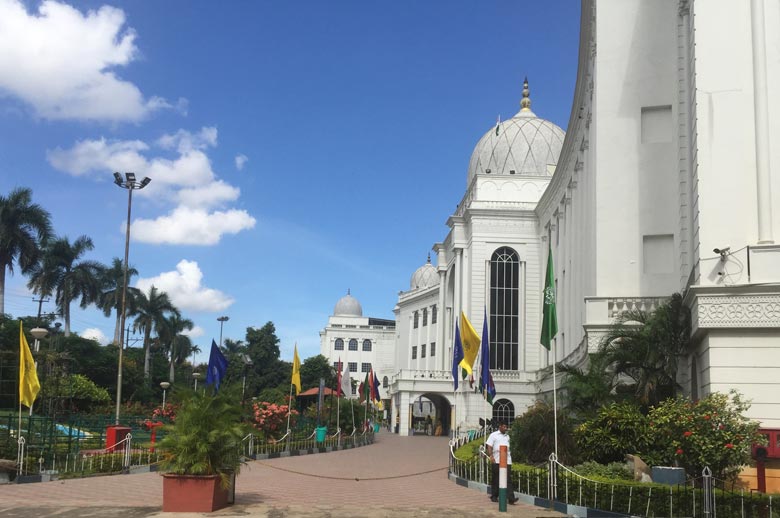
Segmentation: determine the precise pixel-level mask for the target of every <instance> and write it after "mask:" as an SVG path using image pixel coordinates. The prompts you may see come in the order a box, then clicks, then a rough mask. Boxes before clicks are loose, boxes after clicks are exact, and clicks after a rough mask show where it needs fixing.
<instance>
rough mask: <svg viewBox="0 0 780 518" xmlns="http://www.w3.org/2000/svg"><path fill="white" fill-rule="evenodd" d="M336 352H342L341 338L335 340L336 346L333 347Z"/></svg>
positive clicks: (342, 342)
mask: <svg viewBox="0 0 780 518" xmlns="http://www.w3.org/2000/svg"><path fill="white" fill-rule="evenodd" d="M333 348H334V349H336V350H337V351H343V350H344V340H342V339H341V338H336V345H335V346H334V347H333Z"/></svg>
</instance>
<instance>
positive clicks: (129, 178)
mask: <svg viewBox="0 0 780 518" xmlns="http://www.w3.org/2000/svg"><path fill="white" fill-rule="evenodd" d="M151 181H152V179H151V178H149V177H148V176H147V177H144V179H143V180H141V181H140V182H139V181H137V180H136V179H135V173H125V177H124V179H123V178H122V175H121V174H119V173H114V183H115V184H117V185H118V186H119V187H121V188H122V189H127V230H126V231H125V262H124V269H125V271H124V280H123V282H122V313H121V316H120V323H119V344H118V345H119V366H118V367H117V374H116V416H115V419H114V424H116V425H119V405H120V403H121V401H122V357H123V355H124V348H125V320H126V318H127V268H128V266H127V260H128V256H129V254H130V211H131V209H132V206H133V191H135V190H136V189H138V190H140V189H143V188H144V187H146V186H147V185H149V182H151Z"/></svg>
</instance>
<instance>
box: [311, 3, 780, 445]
mask: <svg viewBox="0 0 780 518" xmlns="http://www.w3.org/2000/svg"><path fill="white" fill-rule="evenodd" d="M581 7H582V20H581V25H580V45H579V64H578V70H577V76H576V85H575V91H574V99H573V102H572V110H571V115H570V118H569V123H568V127H567V129H566V133H565V134H564V131H563V130H562V129H561V128H559V127H558V126H556V125H555V124H553V123H552V122H549V121H547V120H544V119H543V118H541V117H539V116H537V115H536V113H539V114H540V115H543V114H544V107H543V106H541V107H540V106H533V109H532V102H531V99H532V97H533V95H532V94H533V92H532V90H531V89H530V88H529V86H528V83H526V84H525V85H524V86H523V90H522V93H521V100H520V110H519V111H518V112H517V113H516V114H515V115H514V116H513V117H511V118H509V119H507V120H504V121H503V122H501V123H499V124H497V125H494V126H491V127H487V128H486V129H487V132H486V133H485V134H484V136H483V137H482V138H481V139H480V140H479V141H478V142H477V144H476V147H475V148H474V151H473V153H472V156H471V160H470V162H469V164H468V168H467V174H466V190H465V193H464V195H463V198H462V200H461V201H460V203H459V204H458V206H457V209H456V210H455V212H454V213H453V214H451V215H449V218H448V219H447V226H448V228H449V230H448V232H447V234H446V235H445V236H444V238H443V239H442V240H441V242H438V243H435V244H433V247H432V250H433V252H435V255H436V259H435V261H434V262H433V263H431V262H430V261H429V262H428V263H426V264H424V265H423V266H421V267H420V268H419V269H418V270H417V271H416V272H414V274H413V275H412V278H411V283H410V286H409V289H408V290H407V291H403V292H401V293H400V295H399V296H398V302H397V305H396V306H395V308H394V313H395V325H394V326H391V325H386V326H383V327H385V328H386V329H383V330H382V332H385V333H387V334H386V335H382V336H383V337H385V338H386V339H387V340H390V337H391V336H392V337H393V338H392V343H390V342H386V343H383V346H382V347H383V348H382V354H383V355H382V356H381V358H380V357H379V356H376V357H375V359H372V360H371V361H372V362H375V363H376V364H377V366H378V369H379V370H380V372H383V373H387V375H388V379H389V383H388V387H387V389H386V392H385V391H383V397H386V398H388V399H389V400H390V403H391V409H392V410H391V412H392V415H393V418H395V419H397V422H398V433H400V434H401V435H408V434H410V433H412V431H413V430H414V429H415V423H416V421H417V419H418V417H419V415H418V411H417V410H416V408H417V406H418V405H417V403H418V402H420V401H422V400H424V399H425V400H430V401H431V402H433V404H434V406H435V408H436V416H437V419H438V420H440V421H441V425H442V427H443V432H445V433H453V432H456V431H458V430H461V431H462V430H464V429H469V428H476V427H477V426H478V423H479V419H480V418H485V417H488V418H492V417H494V416H495V417H510V418H511V417H514V416H517V415H520V414H522V413H523V412H524V411H525V410H526V408H528V407H529V406H530V405H531V404H532V403H533V402H534V401H535V400H536V399H538V398H540V397H542V396H543V395H544V394H546V393H549V391H550V390H551V388H552V384H551V382H550V379H549V376H547V375H546V373H547V372H548V371H549V366H550V365H551V364H552V362H553V361H557V362H565V363H567V364H571V365H581V364H582V363H583V362H585V361H586V360H587V355H588V352H594V351H595V350H596V348H597V347H598V345H599V343H600V341H601V338H602V337H603V335H604V333H605V331H606V329H607V328H608V326H609V325H610V323H611V322H613V321H614V318H615V316H616V315H618V314H619V313H620V312H621V311H623V310H626V309H632V308H640V309H648V310H649V309H652V308H654V307H655V306H656V305H657V304H658V303H659V301H662V300H664V299H666V298H668V297H669V296H670V295H671V294H672V293H675V292H679V293H682V294H683V295H684V301H685V304H686V306H687V307H688V308H690V311H691V316H692V339H693V343H694V348H693V350H692V352H691V353H690V355H689V356H688V357H687V358H686V359H685V361H684V365H683V366H682V367H681V368H680V369H679V372H680V373H681V378H680V380H679V381H680V383H681V385H682V386H683V387H684V390H685V392H686V393H687V394H689V395H691V396H693V397H701V396H704V395H706V394H708V393H710V392H715V391H718V392H725V391H728V390H729V389H731V388H735V389H737V390H739V391H740V392H741V393H742V394H744V395H745V396H746V397H747V398H748V399H750V400H752V407H751V409H750V417H752V418H754V419H757V420H759V421H760V422H761V425H762V427H764V428H780V244H778V232H780V99H779V98H778V97H777V96H776V95H774V96H770V95H769V93H770V92H778V91H780V3H778V2H769V1H765V0H754V1H752V2H747V1H746V2H728V1H725V0H655V1H653V2H647V1H643V0H599V1H598V2H596V1H594V0H583V1H582V6H581ZM724 28H726V29H727V31H728V37H724ZM518 37H520V35H518ZM532 87H533V88H535V89H543V88H544V85H543V84H538V83H532ZM535 112H536V113H535ZM486 115H487V114H486ZM486 126H487V125H486ZM464 165H465V164H464ZM457 174H462V173H458V172H457V171H455V172H453V175H457ZM548 247H549V248H550V249H551V250H552V254H553V257H554V263H555V282H556V298H557V310H558V329H559V332H558V334H557V336H556V339H555V341H556V344H555V347H554V350H555V351H556V353H557V356H556V358H553V357H552V353H548V351H547V350H546V349H544V348H542V347H541V346H540V343H539V341H540V331H541V320H542V314H541V307H542V305H541V302H542V300H541V298H542V288H543V283H544V274H545V271H544V268H545V265H546V264H547V251H548ZM342 300H343V299H342ZM339 304H341V302H339ZM358 306H359V304H358ZM336 309H337V310H336V311H334V316H333V317H331V319H330V320H329V322H328V327H327V328H326V329H325V330H324V331H323V332H322V333H321V336H322V337H323V338H322V346H321V347H322V349H321V350H322V354H324V355H326V356H328V357H329V358H331V360H332V361H336V356H337V353H338V351H336V350H335V348H334V343H335V342H334V341H335V340H336V339H337V338H343V339H344V340H347V339H348V338H352V337H354V338H356V339H358V340H359V339H361V338H362V337H363V335H362V334H360V332H361V328H360V327H356V328H354V329H353V328H346V327H342V328H338V327H334V324H336V325H342V326H345V325H346V320H344V321H343V322H342V319H345V318H347V317H346V316H339V315H338V309H339V307H338V305H337V308H336ZM461 311H462V312H464V313H465V315H466V316H467V317H468V319H469V320H470V321H471V323H472V324H473V326H474V328H475V329H476V330H477V332H478V333H480V334H481V330H482V326H483V321H484V318H485V312H486V316H487V319H488V324H489V329H490V333H489V335H490V350H491V354H490V356H491V357H490V368H491V373H492V375H493V378H494V380H495V385H496V391H497V396H496V399H495V401H494V405H493V407H492V408H490V407H489V406H488V405H487V404H486V403H485V402H484V400H483V398H482V396H481V395H480V394H476V393H474V391H473V389H471V388H470V387H469V386H468V383H464V382H462V381H461V383H460V388H459V390H458V391H453V380H452V374H451V363H452V345H453V338H454V332H455V321H456V319H457V318H458V315H459V314H460V312H461ZM358 317H360V318H362V317H361V316H360V315H351V316H349V318H352V319H357V318H358ZM363 320H365V323H364V324H350V325H358V326H359V325H364V326H368V328H366V329H365V331H366V332H367V331H374V330H373V329H370V328H371V324H370V321H371V319H363ZM355 321H357V320H355ZM348 331H349V332H348ZM376 331H377V332H378V331H379V330H376ZM350 333H351V334H350ZM347 335H349V336H347ZM366 336H368V335H366ZM377 340H379V338H377ZM332 342H333V343H332ZM385 344H386V348H387V353H386V355H385V349H384V348H385ZM372 352H373V353H376V352H377V351H372ZM334 354H335V355H336V356H334ZM350 361H352V360H350ZM358 361H363V360H361V359H358ZM383 362H387V363H383Z"/></svg>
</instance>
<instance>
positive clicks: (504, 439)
mask: <svg viewBox="0 0 780 518" xmlns="http://www.w3.org/2000/svg"><path fill="white" fill-rule="evenodd" d="M485 444H486V445H487V446H490V447H491V448H492V449H493V460H495V461H496V462H499V457H500V456H501V446H506V463H507V464H512V454H511V453H510V451H509V433H508V432H507V433H501V432H499V431H498V430H496V431H495V432H493V433H491V434H490V435H489V436H488V438H487V441H485Z"/></svg>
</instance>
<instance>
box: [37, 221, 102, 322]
mask: <svg viewBox="0 0 780 518" xmlns="http://www.w3.org/2000/svg"><path fill="white" fill-rule="evenodd" d="M93 248H94V244H93V243H92V239H90V238H89V237H87V236H80V237H79V238H77V239H76V240H75V241H74V242H73V244H71V243H70V241H68V238H67V237H60V238H56V239H54V240H51V241H47V242H46V243H45V247H44V249H43V256H42V258H41V260H40V261H39V262H38V264H37V266H36V267H34V268H33V271H32V272H31V276H30V280H29V282H28V283H27V286H28V287H29V288H30V289H32V290H33V292H34V293H37V294H40V295H46V294H48V293H51V291H52V290H53V291H54V293H55V298H54V300H55V302H56V304H57V309H58V311H59V313H60V314H61V315H62V318H63V319H64V320H65V336H70V304H71V302H73V301H74V300H76V299H78V298H81V301H80V303H79V305H80V306H81V307H82V308H86V307H87V306H88V305H90V304H92V303H93V302H97V300H98V296H99V294H100V283H101V279H102V278H103V272H104V270H105V266H104V265H103V264H101V263H99V262H97V261H87V260H83V261H79V259H80V258H81V256H82V255H84V253H85V252H87V251H89V250H92V249H93Z"/></svg>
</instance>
